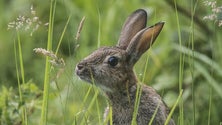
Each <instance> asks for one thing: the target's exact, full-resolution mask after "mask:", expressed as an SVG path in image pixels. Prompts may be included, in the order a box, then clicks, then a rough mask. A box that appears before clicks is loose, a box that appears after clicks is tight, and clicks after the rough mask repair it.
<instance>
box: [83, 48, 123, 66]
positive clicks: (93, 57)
mask: <svg viewBox="0 0 222 125" xmlns="http://www.w3.org/2000/svg"><path fill="white" fill-rule="evenodd" d="M125 54H126V51H125V50H123V49H120V48H118V47H101V48H99V49H97V50H95V51H94V52H93V53H92V54H90V55H89V56H87V57H86V58H85V59H84V60H85V61H86V60H87V61H92V62H93V61H95V63H99V62H103V60H104V59H105V58H106V57H107V56H118V57H120V56H123V55H125Z"/></svg>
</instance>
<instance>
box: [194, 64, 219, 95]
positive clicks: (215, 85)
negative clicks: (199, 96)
mask: <svg viewBox="0 0 222 125" xmlns="http://www.w3.org/2000/svg"><path fill="white" fill-rule="evenodd" d="M194 67H195V69H196V70H197V71H199V72H200V73H201V74H202V75H203V76H204V78H205V79H206V80H207V81H208V83H209V85H211V87H212V88H213V89H214V90H215V91H216V92H217V94H218V95H219V96H220V97H221V99H222V91H221V90H222V88H221V86H220V85H219V83H218V82H217V81H216V80H215V79H214V78H213V77H212V76H211V75H210V74H209V72H208V71H207V70H206V69H205V68H204V67H203V66H202V65H201V64H200V63H198V62H195V64H194Z"/></svg>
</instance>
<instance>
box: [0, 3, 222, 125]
mask: <svg viewBox="0 0 222 125" xmlns="http://www.w3.org/2000/svg"><path fill="white" fill-rule="evenodd" d="M175 2H176V4H175ZM212 2H216V3H210V2H208V3H207V4H206V1H205V0H186V1H185V0H183V1H182V0H175V1H173V0H161V1H157V0H131V1H127V0H106V1H105V0H94V1H93V0H91V1H89V0H57V4H56V9H55V18H54V29H53V47H52V50H53V51H55V50H56V47H57V45H58V43H59V39H60V38H61V34H62V32H63V29H64V27H65V25H66V22H67V20H68V18H69V17H70V21H69V23H68V25H67V29H66V31H65V34H64V38H63V39H62V43H61V46H60V48H59V52H58V55H57V56H58V57H59V58H63V59H64V61H65V63H66V65H65V67H56V66H52V68H51V72H50V78H51V79H50V93H49V105H48V120H47V122H48V124H49V125H71V124H80V123H82V124H92V125H94V124H99V123H102V117H103V109H104V108H105V107H106V105H107V101H106V99H105V98H104V96H103V94H102V93H100V94H99V95H98V97H97V96H95V93H96V91H98V90H97V88H95V87H91V86H90V85H89V84H87V83H85V82H83V81H81V80H79V79H78V78H77V76H76V75H75V74H74V69H75V65H76V63H77V62H78V61H80V60H81V59H82V58H84V57H85V56H87V55H88V54H90V53H91V52H92V51H93V50H95V49H96V48H98V46H111V45H115V44H116V42H117V40H118V37H119V34H120V30H121V27H122V25H123V23H124V21H125V19H126V18H127V16H128V15H129V14H130V13H131V12H133V11H134V10H136V9H138V8H143V9H145V10H147V12H148V25H153V24H155V23H156V22H158V21H165V22H166V23H165V26H164V28H163V30H162V32H161V34H160V35H159V37H158V39H157V40H156V42H155V44H154V46H153V47H152V48H151V49H150V50H149V52H148V53H147V54H144V56H143V57H142V58H141V59H140V61H139V62H138V63H137V64H136V66H135V71H136V73H137V75H138V78H139V79H140V80H142V76H143V75H144V74H143V73H144V68H145V63H146V58H147V56H149V60H148V64H147V66H148V68H147V72H146V74H145V81H146V84H148V85H151V86H153V87H154V88H155V89H156V90H157V91H158V93H159V94H160V95H161V96H162V97H163V99H164V101H165V102H166V103H167V105H168V106H169V107H172V106H173V104H174V103H175V101H176V99H177V97H178V94H179V82H181V83H182V86H181V87H182V88H183V105H182V106H183V115H184V116H183V119H184V122H183V123H184V125H192V124H195V125H200V124H201V125H202V124H208V125H219V124H221V123H222V107H221V106H222V91H221V90H222V84H221V82H222V35H221V34H222V26H220V25H219V24H220V23H221V24H222V1H220V0H217V1H212ZM175 5H176V6H175ZM49 10H50V1H36V0H1V1H0V19H1V20H0V29H1V30H0V70H1V73H0V125H19V124H21V119H22V118H21V117H22V115H21V107H26V108H27V116H28V124H30V125H35V124H39V120H40V115H41V104H42V91H43V81H44V69H45V57H44V56H41V55H39V54H36V53H34V51H33V49H34V48H46V46H47V36H48V25H47V23H48V20H49ZM84 16H85V22H84V24H83V29H82V31H81V34H80V38H79V40H75V35H76V33H77V30H78V26H79V23H80V21H81V19H82V18H83V17H84ZM16 28H17V29H16ZM16 31H18V32H16ZM18 33H19V36H20V39H21V48H22V56H23V63H24V74H25V75H24V76H25V83H22V85H21V88H22V93H23V97H24V100H23V102H20V101H19V92H18V80H19V81H20V82H22V80H21V79H22V76H21V75H20V76H17V73H16V72H17V70H16V64H17V65H18V67H19V56H18V38H17V36H18ZM180 66H182V68H181V67H180ZM20 70H21V69H20V68H19V69H18V71H19V73H20ZM89 90H90V91H89ZM87 92H89V95H88V96H86V95H87ZM94 97H95V98H96V101H95V103H92V102H93V101H92V99H94ZM83 100H84V101H83ZM173 118H174V119H175V121H176V122H177V121H178V120H179V119H181V118H182V116H181V115H180V114H179V106H177V108H176V110H175V112H174V114H173ZM180 124H181V123H180ZM178 125H179V124H178Z"/></svg>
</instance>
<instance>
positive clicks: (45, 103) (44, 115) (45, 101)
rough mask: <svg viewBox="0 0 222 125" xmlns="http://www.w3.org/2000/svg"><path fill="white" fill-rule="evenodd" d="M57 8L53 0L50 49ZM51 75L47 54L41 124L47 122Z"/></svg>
mask: <svg viewBox="0 0 222 125" xmlns="http://www.w3.org/2000/svg"><path fill="white" fill-rule="evenodd" d="M55 8H56V0H51V3H50V15H49V27H48V41H47V50H48V51H50V50H51V49H52V34H53V22H54V21H53V20H54V14H55ZM49 76H50V63H49V57H48V56H47V57H46V64H45V78H44V92H43V104H42V112H41V120H40V125H46V124H47V112H48V95H49Z"/></svg>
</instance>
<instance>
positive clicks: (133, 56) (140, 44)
mask: <svg viewBox="0 0 222 125" xmlns="http://www.w3.org/2000/svg"><path fill="white" fill-rule="evenodd" d="M163 25H164V22H159V23H157V24H155V25H153V26H151V27H148V28H145V29H143V30H141V31H140V32H138V33H137V34H136V35H135V36H134V37H133V38H132V40H131V41H130V44H129V46H128V47H127V49H126V52H127V54H128V55H129V60H128V61H129V64H130V65H132V66H133V65H134V64H135V63H136V62H137V60H138V59H139V58H140V56H141V55H142V54H143V53H144V52H145V51H146V50H148V49H149V48H150V46H151V45H152V44H153V43H154V41H155V39H156V38H157V36H158V35H159V33H160V31H161V30H162V28H163Z"/></svg>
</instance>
